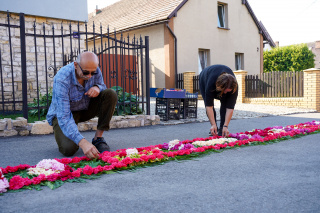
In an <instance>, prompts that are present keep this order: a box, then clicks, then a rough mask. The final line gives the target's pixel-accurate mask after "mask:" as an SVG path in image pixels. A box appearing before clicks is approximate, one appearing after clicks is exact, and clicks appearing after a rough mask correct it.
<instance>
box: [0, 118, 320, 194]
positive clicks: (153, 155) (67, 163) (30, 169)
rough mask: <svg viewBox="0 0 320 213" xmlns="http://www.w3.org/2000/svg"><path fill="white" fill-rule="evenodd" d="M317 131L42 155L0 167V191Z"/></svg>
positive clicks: (317, 127) (259, 132) (316, 127)
mask: <svg viewBox="0 0 320 213" xmlns="http://www.w3.org/2000/svg"><path fill="white" fill-rule="evenodd" d="M319 132H320V121H312V122H306V123H300V124H296V125H288V126H285V127H282V126H274V127H267V128H265V129H254V130H252V131H246V132H240V133H236V134H230V135H229V136H228V137H226V138H222V137H219V136H213V137H208V138H195V139H193V140H184V141H179V140H177V139H176V140H172V141H169V142H168V143H164V144H159V145H152V146H148V147H140V148H128V149H120V150H116V151H113V152H104V153H102V154H100V157H99V158H98V159H93V160H91V159H89V158H87V157H85V156H83V157H74V158H62V159H44V160H41V161H40V162H39V163H38V164H37V165H34V166H30V165H27V164H21V165H18V166H7V167H5V168H2V167H0V195H3V193H5V192H17V191H21V190H25V189H36V190H41V187H42V186H48V187H49V188H51V189H55V188H58V187H60V186H61V185H63V183H65V182H78V183H82V182H86V181H85V180H86V179H95V178H98V177H99V176H100V175H102V174H110V173H114V172H119V171H121V170H134V169H137V168H140V167H148V166H154V165H159V164H163V163H165V162H168V161H170V160H185V159H192V158H194V157H198V156H201V155H204V154H208V153H210V152H222V151H223V150H225V149H231V148H235V147H246V146H252V145H266V144H272V143H277V142H280V141H284V140H289V139H292V138H297V137H301V136H304V135H308V134H315V133H319Z"/></svg>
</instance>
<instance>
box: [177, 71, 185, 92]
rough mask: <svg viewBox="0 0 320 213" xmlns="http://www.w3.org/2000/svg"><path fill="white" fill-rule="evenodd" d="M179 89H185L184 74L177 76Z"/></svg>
mask: <svg viewBox="0 0 320 213" xmlns="http://www.w3.org/2000/svg"><path fill="white" fill-rule="evenodd" d="M177 88H179V89H184V82H183V73H178V74H177Z"/></svg>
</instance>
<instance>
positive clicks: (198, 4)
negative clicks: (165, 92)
mask: <svg viewBox="0 0 320 213" xmlns="http://www.w3.org/2000/svg"><path fill="white" fill-rule="evenodd" d="M219 2H223V3H226V4H228V28H229V29H230V30H225V29H219V28H218V27H217V26H218V19H217V4H218V1H216V0H214V1H213V0H201V1H200V0H189V1H188V2H187V3H186V4H185V5H184V6H183V7H182V8H181V9H180V10H179V11H178V15H177V17H176V18H175V19H174V32H175V34H176V36H177V38H178V49H177V50H178V73H183V72H186V71H195V72H196V74H197V73H198V50H199V49H209V50H210V59H209V61H210V64H209V65H213V64H224V65H227V66H229V67H230V68H231V69H232V70H235V53H236V52H239V53H244V70H246V71H248V74H258V73H260V35H259V31H258V28H257V26H256V24H255V23H254V21H253V19H252V17H251V15H250V14H249V12H248V10H247V8H246V6H245V5H243V4H241V0H223V1H219ZM257 48H259V49H257Z"/></svg>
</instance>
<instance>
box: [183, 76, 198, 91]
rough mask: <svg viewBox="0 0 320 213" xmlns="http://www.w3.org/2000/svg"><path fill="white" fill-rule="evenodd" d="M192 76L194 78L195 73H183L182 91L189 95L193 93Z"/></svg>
mask: <svg viewBox="0 0 320 213" xmlns="http://www.w3.org/2000/svg"><path fill="white" fill-rule="evenodd" d="M193 76H195V72H193V71H188V72H184V73H183V84H184V86H183V89H185V90H186V91H187V92H189V93H193Z"/></svg>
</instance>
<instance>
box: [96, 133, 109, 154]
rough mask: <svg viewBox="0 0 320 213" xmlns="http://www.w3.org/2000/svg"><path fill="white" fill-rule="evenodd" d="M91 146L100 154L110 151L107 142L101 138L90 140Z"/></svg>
mask: <svg viewBox="0 0 320 213" xmlns="http://www.w3.org/2000/svg"><path fill="white" fill-rule="evenodd" d="M92 144H93V145H94V146H95V147H96V148H97V149H98V151H99V152H100V153H103V152H105V151H110V147H109V146H108V144H107V142H106V141H105V140H104V138H103V137H97V139H96V140H94V138H92Z"/></svg>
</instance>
